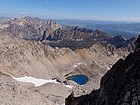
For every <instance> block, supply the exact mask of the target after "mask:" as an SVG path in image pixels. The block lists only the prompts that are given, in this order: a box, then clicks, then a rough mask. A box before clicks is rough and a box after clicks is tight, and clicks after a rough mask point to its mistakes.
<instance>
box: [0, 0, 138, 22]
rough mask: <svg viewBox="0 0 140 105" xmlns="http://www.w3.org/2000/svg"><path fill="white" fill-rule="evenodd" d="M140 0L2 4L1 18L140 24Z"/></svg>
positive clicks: (4, 0)
mask: <svg viewBox="0 0 140 105" xmlns="http://www.w3.org/2000/svg"><path fill="white" fill-rule="evenodd" d="M139 4H140V1H139V0H133V1H132V0H104V1H103V0H69V1H68V0H59V1H56V0H0V17H20V16H32V17H40V18H52V19H79V20H105V21H135V22H137V21H140V15H139V14H138V13H139V10H140V8H139Z"/></svg>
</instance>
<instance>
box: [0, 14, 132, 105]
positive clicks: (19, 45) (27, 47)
mask: <svg viewBox="0 0 140 105" xmlns="http://www.w3.org/2000/svg"><path fill="white" fill-rule="evenodd" d="M0 23H1V24H0V29H1V32H0V72H1V73H0V78H1V79H0V103H1V105H5V104H8V105H21V104H22V105H31V104H32V105H63V104H64V103H65V98H66V97H68V95H70V94H71V92H72V91H73V93H74V95H75V96H81V95H85V94H87V93H90V92H91V91H92V90H93V89H98V88H99V86H100V79H101V77H102V76H103V75H104V74H105V73H106V72H107V71H108V70H109V69H110V68H111V67H112V65H113V64H115V62H116V61H117V60H118V59H120V58H122V59H124V58H126V56H127V55H128V53H129V52H130V51H133V44H132V43H131V42H130V43H128V46H127V45H126V46H125V47H124V46H123V47H119V48H116V46H115V45H113V43H105V44H103V43H101V41H103V40H104V39H105V40H106V41H107V40H109V39H108V38H111V39H110V40H111V41H112V40H113V39H112V37H111V36H107V37H106V36H102V37H101V36H100V35H101V33H104V32H100V31H97V30H96V31H97V33H96V32H95V31H94V32H93V31H92V32H89V33H90V35H89V34H88V33H87V31H86V32H85V31H82V32H81V30H77V28H75V29H76V31H78V32H75V34H76V36H78V35H80V36H79V37H78V38H77V40H79V39H81V38H83V39H82V41H84V38H86V37H85V36H86V35H89V38H91V36H92V38H93V36H94V35H95V36H96V37H95V38H93V39H98V41H95V43H93V44H92V45H91V46H88V48H84V47H83V48H76V47H75V48H76V49H75V48H74V49H75V50H74V49H71V47H69V46H65V47H62V46H60V48H59V46H57V47H56V46H52V47H51V46H50V45H52V43H59V42H61V43H62V42H63V38H64V37H65V38H66V39H70V40H73V37H74V36H73V37H70V38H69V37H66V36H65V33H68V34H69V35H71V34H70V33H69V31H70V30H68V31H67V30H66V27H64V26H63V27H62V26H61V25H58V24H56V23H55V22H52V21H50V20H49V21H45V20H41V19H38V18H35V19H34V18H31V17H26V18H19V19H16V18H13V19H9V20H8V21H2V22H1V21H0ZM61 29H62V30H61ZM56 30H61V31H62V33H63V35H62V36H61V37H60V39H59V38H58V39H56V40H53V41H52V40H50V39H46V38H47V37H49V36H50V35H52V36H51V38H54V37H55V36H56V35H57V34H56ZM63 30H66V31H63ZM73 31H75V30H74V29H73ZM73 31H72V32H73ZM104 34H105V33H104ZM72 35H74V34H72ZM100 37H101V39H102V40H100ZM103 37H105V38H103ZM71 38H72V39H71ZM106 38H107V39H106ZM119 38H120V37H119ZM121 39H124V38H122V37H121ZM77 40H76V39H75V40H74V41H77ZM86 40H87V39H86ZM110 40H109V41H110ZM109 41H108V42H109ZM125 42H127V40H125V39H124V40H123V42H122V43H125ZM50 43H51V44H50ZM78 43H81V42H78ZM80 45H81V44H80ZM78 46H79V44H78ZM76 74H84V75H86V76H88V78H89V81H88V82H87V83H86V84H85V85H78V84H77V83H75V82H73V81H71V80H67V79H66V78H67V77H68V76H71V75H76ZM24 76H28V77H33V78H36V79H44V80H54V79H55V80H57V83H55V82H50V83H45V84H42V85H40V86H35V85H34V83H31V82H30V83H29V82H22V81H17V80H16V79H15V78H20V77H24Z"/></svg>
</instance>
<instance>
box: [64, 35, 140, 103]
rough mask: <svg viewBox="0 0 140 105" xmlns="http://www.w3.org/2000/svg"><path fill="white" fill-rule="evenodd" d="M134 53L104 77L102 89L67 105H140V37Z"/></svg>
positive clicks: (71, 97)
mask: <svg viewBox="0 0 140 105" xmlns="http://www.w3.org/2000/svg"><path fill="white" fill-rule="evenodd" d="M135 45H136V49H135V52H134V53H130V54H129V55H128V56H127V58H126V59H125V60H123V59H120V60H118V62H117V63H116V64H115V65H114V66H113V67H112V68H111V69H110V70H109V71H108V72H107V73H106V74H105V75H104V76H103V77H102V79H101V84H100V88H99V89H98V90H93V91H92V92H91V93H90V94H88V95H84V96H81V97H76V98H74V97H73V95H70V96H69V97H68V98H67V99H66V105H140V36H139V37H138V39H137V41H136V43H135Z"/></svg>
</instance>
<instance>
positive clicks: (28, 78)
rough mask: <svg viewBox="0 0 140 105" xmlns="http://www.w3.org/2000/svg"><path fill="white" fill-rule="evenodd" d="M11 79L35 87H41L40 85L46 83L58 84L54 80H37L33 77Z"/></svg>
mask: <svg viewBox="0 0 140 105" xmlns="http://www.w3.org/2000/svg"><path fill="white" fill-rule="evenodd" d="M13 78H14V79H15V80H17V81H19V82H28V83H32V84H34V85H35V86H41V85H43V84H46V83H59V82H57V81H56V80H45V79H37V78H34V77H27V76H24V77H19V78H15V77H13Z"/></svg>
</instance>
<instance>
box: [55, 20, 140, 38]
mask: <svg viewBox="0 0 140 105" xmlns="http://www.w3.org/2000/svg"><path fill="white" fill-rule="evenodd" d="M55 21H56V22H57V23H59V24H63V25H71V26H80V27H85V28H89V29H101V30H103V31H104V32H106V33H108V34H111V35H114V36H117V35H122V36H125V37H127V38H131V37H134V36H136V35H138V33H140V23H136V22H127V21H101V20H78V19H55Z"/></svg>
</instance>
